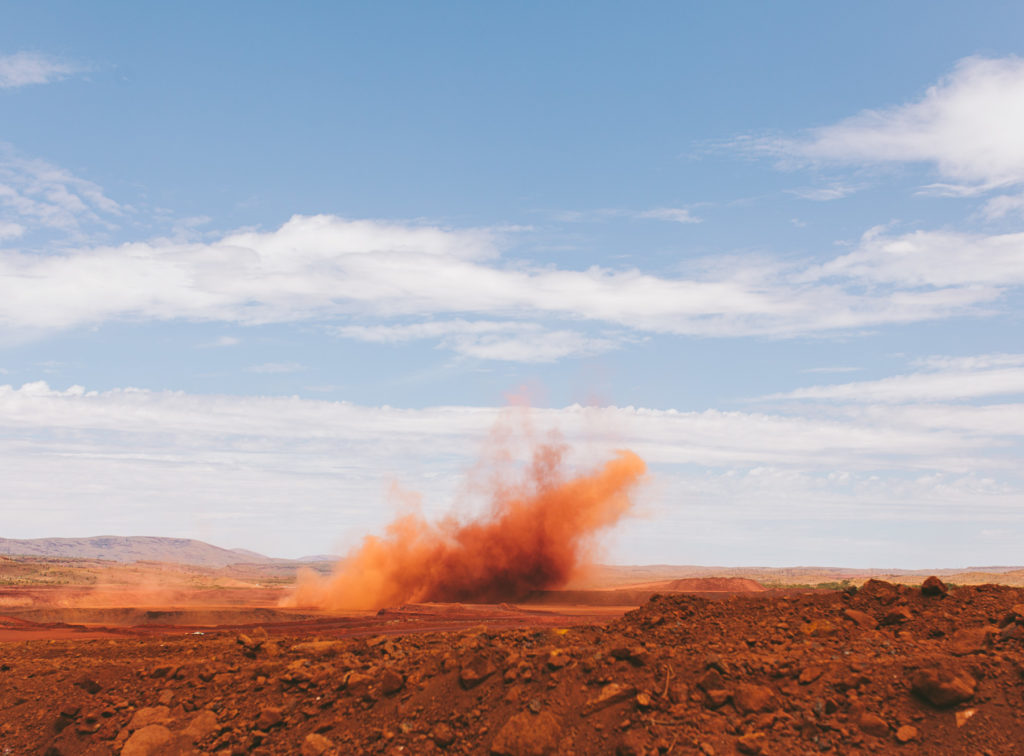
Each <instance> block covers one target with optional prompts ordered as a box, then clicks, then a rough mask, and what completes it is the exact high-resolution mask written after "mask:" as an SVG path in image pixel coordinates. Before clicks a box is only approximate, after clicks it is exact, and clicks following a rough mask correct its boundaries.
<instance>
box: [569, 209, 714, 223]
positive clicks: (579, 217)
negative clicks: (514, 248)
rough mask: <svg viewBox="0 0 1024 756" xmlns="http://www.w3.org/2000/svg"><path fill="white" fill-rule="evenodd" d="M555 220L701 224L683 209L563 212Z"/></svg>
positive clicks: (699, 219)
mask: <svg viewBox="0 0 1024 756" xmlns="http://www.w3.org/2000/svg"><path fill="white" fill-rule="evenodd" d="M555 218H556V219H557V220H560V221H563V222H565V223H581V222H584V221H591V220H607V219H608V218H637V219H640V220H662V221H670V222H672V223H701V222H703V220H702V219H701V218H698V217H697V216H695V215H694V214H693V213H692V212H691V211H690V210H689V209H688V208H685V207H655V208H652V209H650V210H629V209H626V208H621V207H605V208H601V209H599V210H563V211H561V212H558V213H556V214H555Z"/></svg>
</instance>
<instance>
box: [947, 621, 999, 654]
mask: <svg viewBox="0 0 1024 756" xmlns="http://www.w3.org/2000/svg"><path fill="white" fill-rule="evenodd" d="M991 632H992V631H991V630H989V629H988V628H986V627H965V628H962V629H960V630H957V631H956V632H955V633H953V637H952V638H950V640H949V652H950V653H951V654H953V655H954V656H966V655H967V654H976V653H979V652H981V651H984V650H985V648H986V647H987V646H988V643H989V638H990V636H991Z"/></svg>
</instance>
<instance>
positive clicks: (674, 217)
mask: <svg viewBox="0 0 1024 756" xmlns="http://www.w3.org/2000/svg"><path fill="white" fill-rule="evenodd" d="M636 217H637V218H645V219H650V220H664V221H672V222H673V223H700V222H701V219H700V218H698V217H696V216H695V215H693V214H692V213H691V212H690V211H689V210H687V209H686V208H685V207H656V208H654V209H653V210H641V211H640V212H638V213H636Z"/></svg>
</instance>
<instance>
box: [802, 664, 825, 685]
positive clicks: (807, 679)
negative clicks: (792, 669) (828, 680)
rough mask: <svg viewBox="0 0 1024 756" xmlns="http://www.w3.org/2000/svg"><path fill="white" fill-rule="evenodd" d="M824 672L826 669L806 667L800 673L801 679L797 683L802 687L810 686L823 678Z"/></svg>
mask: <svg viewBox="0 0 1024 756" xmlns="http://www.w3.org/2000/svg"><path fill="white" fill-rule="evenodd" d="M824 671H825V669H824V668H823V667H814V666H812V667H804V670H803V672H801V673H800V677H798V678H797V681H798V682H799V683H800V684H801V685H810V684H811V683H812V682H814V681H815V680H817V679H818V678H819V677H821V675H822V673H824Z"/></svg>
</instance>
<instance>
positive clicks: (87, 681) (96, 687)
mask: <svg viewBox="0 0 1024 756" xmlns="http://www.w3.org/2000/svg"><path fill="white" fill-rule="evenodd" d="M75 687H76V688H81V689H82V690H84V691H85V692H86V693H88V694H89V695H90V696H91V695H94V694H96V693H99V692H100V691H101V690H102V686H100V684H99V683H98V682H96V681H95V680H93V679H92V678H91V677H83V678H82V679H81V680H79V681H78V682H76V683H75Z"/></svg>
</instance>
